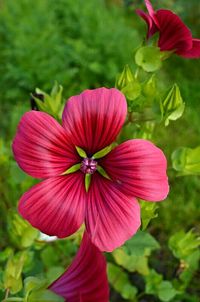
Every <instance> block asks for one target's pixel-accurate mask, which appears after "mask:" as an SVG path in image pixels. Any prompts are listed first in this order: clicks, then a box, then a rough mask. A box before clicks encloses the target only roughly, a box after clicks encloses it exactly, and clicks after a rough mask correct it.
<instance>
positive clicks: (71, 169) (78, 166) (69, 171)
mask: <svg viewBox="0 0 200 302" xmlns="http://www.w3.org/2000/svg"><path fill="white" fill-rule="evenodd" d="M80 167H81V164H80V163H79V164H75V165H73V166H72V167H70V168H69V169H67V170H66V171H65V172H63V173H62V174H61V175H66V174H71V173H74V172H76V171H78V170H79V169H80Z"/></svg>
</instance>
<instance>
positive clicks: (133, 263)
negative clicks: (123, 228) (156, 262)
mask: <svg viewBox="0 0 200 302" xmlns="http://www.w3.org/2000/svg"><path fill="white" fill-rule="evenodd" d="M159 248H160V246H159V244H158V242H157V241H156V240H155V239H154V238H153V237H152V236H151V235H150V234H148V233H146V232H142V231H139V232H137V233H136V235H134V236H133V237H132V238H131V239H130V240H128V241H126V243H125V245H124V246H123V247H122V248H120V249H116V250H115V251H113V257H114V259H115V261H116V262H117V264H118V265H121V266H122V267H124V268H125V269H127V270H128V271H130V272H135V271H137V272H138V273H140V274H141V275H147V274H148V273H149V267H148V257H149V256H150V254H151V252H152V251H153V250H156V249H159Z"/></svg>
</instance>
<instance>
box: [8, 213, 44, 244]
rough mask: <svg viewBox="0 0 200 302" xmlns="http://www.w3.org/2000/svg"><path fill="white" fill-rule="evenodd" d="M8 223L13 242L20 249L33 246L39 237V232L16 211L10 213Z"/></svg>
mask: <svg viewBox="0 0 200 302" xmlns="http://www.w3.org/2000/svg"><path fill="white" fill-rule="evenodd" d="M7 223H8V232H9V235H10V238H11V240H12V241H13V243H15V245H17V246H18V247H20V248H21V247H29V246H31V245H32V244H33V243H34V241H35V239H36V238H37V237H38V236H39V232H38V230H36V229H35V228H33V227H32V226H31V225H30V224H29V223H28V222H27V221H25V220H24V219H22V218H21V216H19V215H18V214H17V213H16V212H15V211H9V213H8V218H7Z"/></svg>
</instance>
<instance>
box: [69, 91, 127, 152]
mask: <svg viewBox="0 0 200 302" xmlns="http://www.w3.org/2000/svg"><path fill="white" fill-rule="evenodd" d="M119 109H120V110H119ZM126 113H127V104H126V99H125V97H124V95H123V94H122V93H121V92H120V91H119V90H117V89H115V88H112V89H107V88H98V89H94V90H85V91H84V92H82V93H81V94H80V95H77V96H73V97H71V98H70V99H69V100H68V101H67V103H66V106H65V109H64V112H63V126H64V128H65V129H66V131H67V132H68V133H69V134H70V137H72V140H73V143H74V145H76V146H78V147H81V148H83V149H84V150H85V151H86V152H87V153H88V155H92V154H93V153H95V152H96V151H99V150H101V149H103V148H104V147H106V146H108V145H110V144H111V143H112V142H113V141H114V140H115V139H116V136H117V135H118V134H119V131H120V130H121V127H122V125H123V123H124V121H125V118H126Z"/></svg>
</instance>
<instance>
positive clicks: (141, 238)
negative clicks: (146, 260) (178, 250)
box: [124, 231, 160, 256]
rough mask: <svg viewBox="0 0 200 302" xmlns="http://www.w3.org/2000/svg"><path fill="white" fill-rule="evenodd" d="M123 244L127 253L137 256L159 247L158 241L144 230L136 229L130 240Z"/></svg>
mask: <svg viewBox="0 0 200 302" xmlns="http://www.w3.org/2000/svg"><path fill="white" fill-rule="evenodd" d="M124 246H125V248H126V250H127V252H128V253H129V254H134V255H137V256H141V255H145V254H150V253H151V252H152V251H154V250H157V249H159V248H160V245H159V243H158V241H157V240H156V239H155V238H154V237H153V236H152V235H150V234H149V233H147V232H144V231H138V232H137V233H136V234H135V235H134V236H133V237H132V238H131V239H130V240H128V241H126V243H125V245H124Z"/></svg>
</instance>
